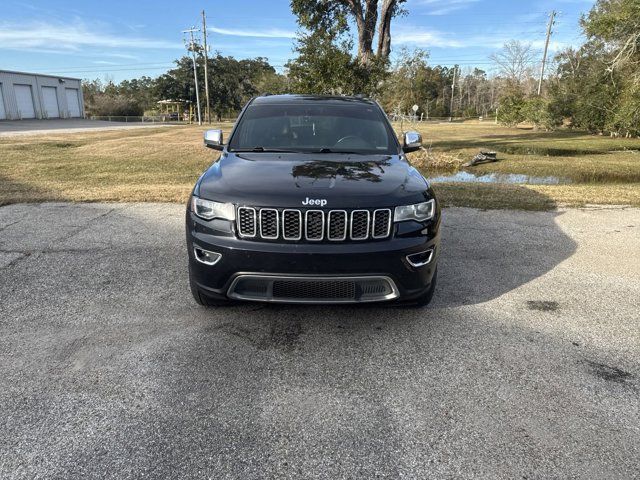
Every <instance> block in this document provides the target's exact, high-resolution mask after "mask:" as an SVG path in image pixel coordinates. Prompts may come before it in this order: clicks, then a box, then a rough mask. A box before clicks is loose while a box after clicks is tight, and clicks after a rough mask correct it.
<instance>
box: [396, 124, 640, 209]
mask: <svg viewBox="0 0 640 480" xmlns="http://www.w3.org/2000/svg"><path fill="white" fill-rule="evenodd" d="M396 127H397V129H398V130H399V128H398V127H399V126H396ZM403 127H404V130H405V131H406V130H410V129H415V130H418V131H419V132H420V133H422V135H423V140H424V144H425V147H426V148H427V149H429V150H430V159H431V161H430V160H428V159H427V157H426V155H424V153H418V154H412V155H410V156H409V157H410V160H411V161H412V162H413V163H414V164H415V165H416V166H417V167H418V168H420V170H421V171H422V172H423V173H424V174H425V176H427V177H429V176H435V175H439V174H442V173H443V172H447V171H455V170H458V169H460V168H461V165H462V163H464V162H466V161H468V160H470V159H471V158H473V156H474V155H476V154H477V153H478V152H479V151H480V150H493V151H496V152H498V159H499V161H498V162H495V163H486V164H481V165H477V166H475V167H470V168H468V169H467V170H468V171H470V172H472V173H476V174H487V173H516V174H524V175H531V176H537V177H547V176H556V177H561V178H566V179H568V180H569V181H570V184H567V185H502V184H488V185H487V184H453V183H448V184H435V185H434V188H435V189H436V190H437V191H438V192H439V194H440V196H441V197H442V198H443V199H444V200H445V201H446V203H448V204H453V205H461V206H478V207H482V206H484V207H487V208H526V209H547V208H550V207H555V206H561V205H562V206H582V205H586V204H625V205H636V206H637V205H640V139H622V138H609V137H603V136H594V135H590V134H588V133H585V132H576V131H570V130H560V131H556V132H540V131H534V130H533V129H530V128H506V127H502V126H498V125H494V124H488V123H480V122H473V123H471V122H467V123H453V124H449V123H442V124H426V123H423V124H417V125H409V124H405V125H403ZM442 157H444V160H442V161H441V159H442Z"/></svg>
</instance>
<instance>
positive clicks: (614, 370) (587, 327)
mask: <svg viewBox="0 0 640 480" xmlns="http://www.w3.org/2000/svg"><path fill="white" fill-rule="evenodd" d="M183 212H184V207H183V206H180V205H165V204H160V205H159V204H145V205H130V204H129V205H126V204H45V205H14V206H7V207H3V208H0V477H1V478H34V477H39V478H88V477H105V478H106V477H109V478H140V477H143V476H144V477H152V478H153V477H158V478H216V479H219V478H243V479H251V478H329V479H336V478H366V479H370V478H477V477H485V478H634V477H635V478H638V477H639V476H640V464H639V460H638V459H639V458H640V408H639V406H640V380H639V376H640V313H639V312H640V210H637V209H622V208H618V209H615V208H613V209H581V210H565V211H558V212H543V213H531V212H511V211H478V210H472V209H446V210H445V212H444V231H443V250H442V258H441V264H440V278H439V286H438V289H437V292H436V300H435V301H434V303H433V304H432V307H430V308H427V309H409V308H389V307H366V308H352V307H303V306H295V307H288V306H269V305H261V304H253V305H243V306H235V307H231V308H223V309H213V310H205V309H202V308H200V307H199V306H197V305H196V304H195V303H194V302H193V300H192V299H191V297H190V293H189V290H188V284H187V276H186V252H185V247H184V233H183Z"/></svg>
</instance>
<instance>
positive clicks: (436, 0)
mask: <svg viewBox="0 0 640 480" xmlns="http://www.w3.org/2000/svg"><path fill="white" fill-rule="evenodd" d="M479 1H480V0H417V1H416V3H415V4H416V5H421V6H426V7H428V11H427V12H426V14H427V15H447V14H449V13H452V12H456V11H458V10H463V9H465V8H467V7H468V6H469V5H471V4H473V3H477V2H479Z"/></svg>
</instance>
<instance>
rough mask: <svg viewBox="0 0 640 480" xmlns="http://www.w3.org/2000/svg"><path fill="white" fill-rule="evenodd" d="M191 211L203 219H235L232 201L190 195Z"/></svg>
mask: <svg viewBox="0 0 640 480" xmlns="http://www.w3.org/2000/svg"><path fill="white" fill-rule="evenodd" d="M191 211H192V212H193V213H195V214H196V215H197V216H198V217H200V218H204V219H205V220H212V219H214V218H223V219H225V220H235V219H236V209H235V207H234V206H233V203H220V202H213V201H211V200H205V199H204V198H200V197H196V196H195V195H194V196H193V197H191Z"/></svg>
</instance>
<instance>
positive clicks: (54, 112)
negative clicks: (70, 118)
mask: <svg viewBox="0 0 640 480" xmlns="http://www.w3.org/2000/svg"><path fill="white" fill-rule="evenodd" d="M42 102H43V103H44V111H45V113H46V115H47V118H59V117H60V109H59V108H58V95H57V94H56V87H42Z"/></svg>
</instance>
